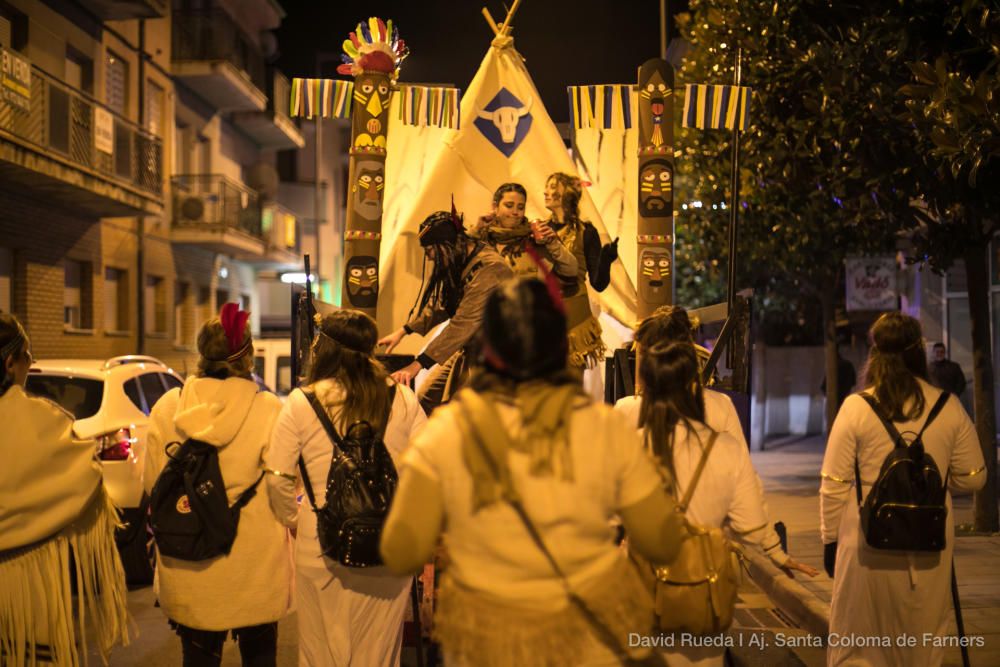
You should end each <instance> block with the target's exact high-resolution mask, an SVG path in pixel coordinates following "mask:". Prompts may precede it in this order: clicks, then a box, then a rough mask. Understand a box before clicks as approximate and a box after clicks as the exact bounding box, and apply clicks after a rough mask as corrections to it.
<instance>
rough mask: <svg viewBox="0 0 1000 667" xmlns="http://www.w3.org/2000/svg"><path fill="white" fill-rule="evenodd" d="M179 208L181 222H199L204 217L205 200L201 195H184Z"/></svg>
mask: <svg viewBox="0 0 1000 667" xmlns="http://www.w3.org/2000/svg"><path fill="white" fill-rule="evenodd" d="M179 209H180V215H179V217H180V219H181V221H182V222H201V221H202V220H204V219H205V202H204V201H203V200H202V198H201V197H184V198H183V199H182V200H181V204H180V207H179Z"/></svg>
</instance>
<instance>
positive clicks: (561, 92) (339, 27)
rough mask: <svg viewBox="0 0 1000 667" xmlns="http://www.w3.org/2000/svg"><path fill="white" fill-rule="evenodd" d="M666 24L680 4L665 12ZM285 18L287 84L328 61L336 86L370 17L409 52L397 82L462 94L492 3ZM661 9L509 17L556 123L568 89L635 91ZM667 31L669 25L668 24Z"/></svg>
mask: <svg viewBox="0 0 1000 667" xmlns="http://www.w3.org/2000/svg"><path fill="white" fill-rule="evenodd" d="M667 4H668V8H669V11H670V13H671V14H673V13H675V12H678V11H682V10H683V9H684V8H685V7H686V5H687V2H686V0H685V1H684V2H678V1H676V0H671V1H670V2H668V3H667ZM281 5H282V6H283V7H284V8H285V11H286V12H287V13H288V16H287V17H286V18H285V20H284V21H283V23H282V26H281V29H280V30H279V31H278V33H277V35H278V47H279V50H280V57H279V58H278V60H277V65H278V67H279V68H281V70H282V71H283V72H284V73H285V74H286V75H287V76H288V77H289V78H291V77H295V76H314V75H315V74H314V72H315V68H316V62H315V58H316V54H317V53H321V52H322V53H325V54H328V55H329V56H331V57H332V60H333V61H334V62H330V63H329V64H327V65H326V66H324V69H323V75H324V76H327V77H337V76H338V75H337V74H336V73H335V72H334V69H335V68H336V65H337V64H339V62H340V53H341V47H340V45H341V43H342V42H343V41H344V39H346V38H347V35H348V33H349V32H351V31H352V30H354V27H355V26H356V25H357V23H358V21H359V20H361V19H363V18H367V17H368V16H373V15H375V16H379V17H380V18H383V19H388V18H391V19H392V20H393V23H395V24H396V25H398V26H399V31H400V36H401V37H402V38H403V39H404V40H405V41H406V43H407V45H408V46H409V48H410V56H409V57H408V58H407V59H406V60H405V61H404V62H403V65H402V71H401V73H400V77H399V79H400V81H405V82H411V83H441V84H453V85H455V86H458V87H459V88H461V89H462V90H463V91H464V90H465V89H466V88H467V87H468V85H469V82H470V81H472V77H473V76H474V75H475V73H476V70H477V69H478V68H479V64H480V62H481V61H482V59H483V56H484V55H485V53H486V49H488V48H489V45H490V40H491V39H492V37H493V33H492V31H491V30H490V27H489V26H488V25H487V24H486V20H485V19H484V18H483V17H482V15H481V13H480V12H481V9H482V7H484V6H486V7H488V8H489V10H490V12H491V13H492V14H493V18H494V20H496V22H497V23H498V24H500V23H502V22H503V18H504V16H505V15H506V10H505V9H504V4H503V3H502V2H499V1H498V0H485V1H484V0H382V1H380V2H367V3H362V2H359V3H350V2H344V1H343V0H321V1H319V2H317V1H316V0H281ZM659 17H660V3H659V0H576V1H573V0H522V2H521V6H520V8H519V9H518V11H517V14H516V15H515V17H514V22H513V23H514V33H513V35H514V46H515V48H517V50H518V52H520V54H521V55H522V56H524V58H525V59H526V61H527V67H528V71H529V72H530V73H531V76H532V78H533V79H534V81H535V86H537V87H538V90H539V92H540V93H541V95H542V98H543V100H544V102H545V106H546V108H547V109H548V112H549V115H551V116H552V119H553V120H554V121H556V122H561V121H565V120H567V115H568V105H567V100H566V86H568V85H576V84H597V83H628V82H635V80H636V72H637V70H638V67H639V65H640V64H641V63H642V62H644V61H645V60H647V59H649V58H655V57H657V56H658V55H659V49H660V29H659V20H660V18H659ZM671 30H672V31H673V22H671Z"/></svg>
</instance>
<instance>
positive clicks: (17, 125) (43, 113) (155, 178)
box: [0, 65, 163, 198]
mask: <svg viewBox="0 0 1000 667" xmlns="http://www.w3.org/2000/svg"><path fill="white" fill-rule="evenodd" d="M27 107H28V108H27V109H21V108H19V107H17V106H15V105H13V104H11V103H10V102H7V101H5V100H3V99H2V98H0V130H4V131H6V132H9V133H10V134H11V135H13V136H14V137H16V138H17V139H18V140H20V141H22V142H24V143H26V144H29V145H30V146H32V147H33V148H35V149H37V150H39V152H42V153H43V154H49V155H54V156H58V157H61V158H62V159H64V160H66V161H68V162H69V163H71V164H72V165H75V166H77V167H82V168H83V169H85V170H88V171H91V172H93V173H94V174H95V175H97V176H100V177H102V178H105V179H107V180H109V181H112V182H114V183H117V184H120V185H124V186H128V187H132V188H137V189H139V190H141V191H143V192H145V193H148V194H151V195H154V196H155V197H156V198H161V197H162V196H163V143H162V141H161V140H160V139H159V138H158V137H156V136H154V135H152V134H150V133H149V132H147V131H146V130H144V129H142V128H141V127H140V126H139V125H138V124H136V123H133V122H132V121H130V120H127V119H126V118H124V117H123V116H121V115H120V114H118V113H117V112H115V111H112V110H111V109H110V108H108V107H107V106H105V105H104V104H101V103H100V102H98V101H97V100H95V99H94V98H92V97H91V96H90V95H87V94H86V93H83V92H81V91H79V90H77V89H75V88H71V87H70V86H68V85H66V84H65V83H63V82H62V81H60V80H58V79H56V78H55V77H53V76H51V75H49V74H48V73H46V72H45V71H43V70H41V69H39V68H38V67H37V66H34V65H32V67H31V97H30V101H29V102H28V105H27ZM98 124H100V125H101V127H98ZM98 132H100V134H101V136H100V137H98Z"/></svg>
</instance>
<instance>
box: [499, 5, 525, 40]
mask: <svg viewBox="0 0 1000 667" xmlns="http://www.w3.org/2000/svg"><path fill="white" fill-rule="evenodd" d="M520 6H521V0H514V4H513V5H511V7H510V10H508V11H507V18H506V19H504V22H503V25H502V26H500V34H502V35H509V34H510V31H511V30H512V29H513V28H514V26H512V25H511V24H510V22H511V20H512V19H513V18H514V13H515V12H516V11H517V8H518V7H520Z"/></svg>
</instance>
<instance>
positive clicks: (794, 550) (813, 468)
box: [751, 436, 1000, 667]
mask: <svg viewBox="0 0 1000 667" xmlns="http://www.w3.org/2000/svg"><path fill="white" fill-rule="evenodd" d="M824 445H825V436H809V437H794V438H784V439H781V440H772V441H770V442H768V443H767V444H765V451H763V452H753V453H752V454H751V458H752V459H753V463H754V466H755V467H756V468H757V472H758V473H759V474H760V477H761V479H762V480H763V482H764V491H765V496H766V498H767V503H768V509H769V511H770V515H771V520H772V521H775V522H776V521H782V522H784V524H785V527H786V529H787V531H788V549H789V551H790V552H791V554H792V555H793V556H794V557H795V558H796V559H798V560H800V561H802V562H804V563H808V564H809V565H812V566H813V567H815V568H817V569H818V570H820V575H819V576H817V577H816V578H815V579H809V578H807V577H803V576H798V577H796V579H795V580H794V582H791V583H790V582H789V581H788V577H786V576H785V575H783V574H782V573H781V572H780V571H778V570H777V569H776V568H774V567H773V566H770V564H769V563H767V562H766V561H764V559H763V558H760V559H754V562H753V564H752V565H753V566H755V567H753V566H752V568H751V570H752V572H753V576H754V577H755V580H756V582H757V584H758V585H759V586H760V587H761V588H762V589H763V590H765V591H766V592H767V593H768V594H769V595H771V597H772V599H773V600H774V602H775V603H776V604H777V606H778V607H779V608H780V609H781V610H782V611H783V612H785V614H786V615H787V616H788V617H790V618H791V619H792V620H793V621H794V622H795V623H796V625H798V626H799V627H800V628H803V629H805V630H808V631H809V632H810V633H813V634H819V635H820V636H822V635H823V634H825V630H823V628H824V627H825V626H827V625H828V623H829V609H830V595H831V592H832V588H833V581H832V580H831V579H830V578H829V577H827V576H826V573H824V572H823V545H822V543H821V541H820V536H819V473H820V467H821V465H822V462H823V451H824ZM953 501H954V509H955V523H956V524H962V523H970V522H971V521H972V496H958V497H954V498H953ZM998 564H1000V535H993V536H989V537H971V536H961V537H959V538H958V539H957V541H956V543H955V569H956V572H957V574H958V589H959V596H960V598H961V602H962V610H963V615H962V618H963V620H964V621H965V631H966V634H968V635H970V636H972V635H979V636H982V637H983V640H984V642H985V645H984V646H983V647H982V648H976V647H972V648H970V650H969V655H970V659H971V662H972V665H974V666H975V667H980V666H986V665H1000V566H998ZM766 566H770V567H769V568H768V567H766ZM949 616H950V619H951V620H950V624H949V634H955V632H956V631H955V621H954V616H953V615H949ZM795 652H796V654H798V655H799V656H800V657H801V658H802V659H803V661H804V662H806V663H807V664H810V665H812V664H815V661H816V659H817V649H804V650H800V649H796V650H795ZM961 664H962V658H961V654H960V653H959V651H958V649H950V650H949V651H948V652H947V653H946V657H945V665H946V666H948V667H952V666H954V667H959V666H960V665H961Z"/></svg>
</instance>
